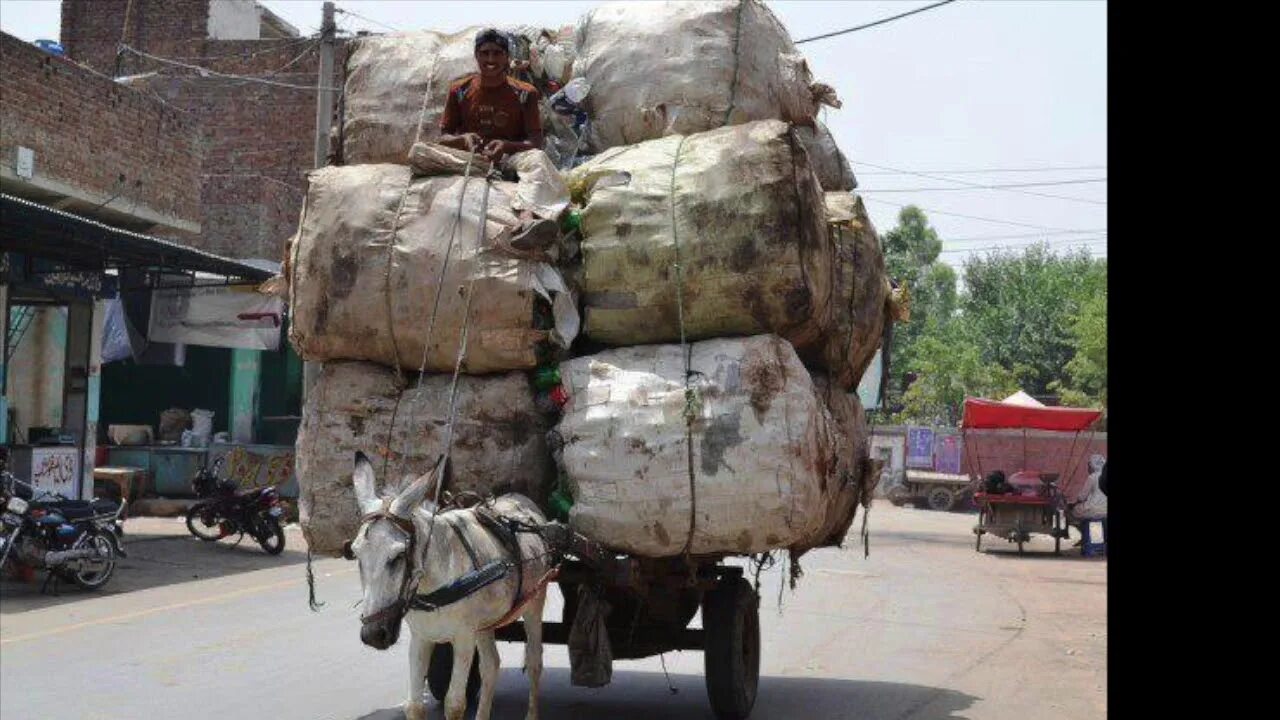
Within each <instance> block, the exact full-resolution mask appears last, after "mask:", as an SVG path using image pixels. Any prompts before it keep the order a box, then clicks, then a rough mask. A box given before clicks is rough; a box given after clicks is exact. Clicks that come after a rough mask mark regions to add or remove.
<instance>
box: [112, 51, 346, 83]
mask: <svg viewBox="0 0 1280 720" xmlns="http://www.w3.org/2000/svg"><path fill="white" fill-rule="evenodd" d="M120 49H121V50H126V51H128V52H131V53H133V54H135V55H138V56H140V57H144V58H147V59H149V60H154V61H156V62H158V63H163V64H166V65H174V66H176V67H182V68H186V69H188V70H194V71H196V72H197V73H199V74H200V75H201V77H207V76H210V75H212V76H214V77H220V78H225V79H228V80H243V81H245V82H256V83H261V84H263V85H272V86H274V87H283V88H290V89H293V90H311V91H316V90H330V91H333V92H341V91H342V88H337V87H319V86H316V85H295V84H293V83H283V82H277V81H275V80H264V79H263V78H260V77H253V76H250V75H236V74H233V73H223V72H218V71H216V70H210V69H209V68H206V67H201V66H200V65H192V64H191V63H184V62H181V61H178V60H173V59H170V58H166V57H160V56H159V55H152V54H151V53H145V52H143V51H141V50H138V49H137V48H134V47H130V46H128V45H121V46H120Z"/></svg>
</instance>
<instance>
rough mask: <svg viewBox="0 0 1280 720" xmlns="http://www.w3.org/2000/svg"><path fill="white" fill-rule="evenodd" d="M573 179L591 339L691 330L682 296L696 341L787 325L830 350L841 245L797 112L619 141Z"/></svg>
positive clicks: (652, 338)
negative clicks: (833, 235) (835, 265)
mask: <svg viewBox="0 0 1280 720" xmlns="http://www.w3.org/2000/svg"><path fill="white" fill-rule="evenodd" d="M677 153H679V157H678V158H677ZM567 178H568V183H569V188H570V191H571V192H572V193H573V195H574V197H575V199H580V200H581V201H582V202H583V203H584V207H583V209H582V215H581V232H582V256H583V261H582V268H581V277H580V282H581V283H582V288H581V289H582V291H583V293H584V312H585V318H584V332H585V333H586V334H587V336H588V337H590V338H591V339H592V340H596V341H599V342H602V343H605V344H607V345H639V344H645V343H658V342H673V341H678V340H680V324H681V323H680V315H681V307H680V306H681V302H683V316H684V328H685V331H686V336H687V338H688V339H690V340H698V339H702V338H711V337H724V336H728V335H755V334H759V333H776V334H778V335H781V336H782V337H784V338H785V339H787V340H789V341H790V342H791V343H792V344H793V345H795V347H796V350H797V351H799V352H800V353H801V354H802V356H806V357H809V356H813V357H815V358H816V359H819V360H820V359H821V356H822V352H821V345H822V344H823V343H825V338H826V335H827V331H828V329H829V328H830V325H831V311H832V308H831V280H832V277H831V274H832V267H831V262H832V252H833V250H832V246H831V243H830V240H829V238H828V237H827V228H826V222H825V215H824V213H825V210H824V205H823V197H822V191H821V189H820V188H819V187H818V181H817V178H816V177H815V176H814V174H813V171H812V170H811V169H810V166H809V158H808V155H807V154H806V153H805V151H804V149H803V147H802V146H801V144H800V142H799V141H798V140H797V138H796V135H795V132H794V130H793V129H792V128H791V127H790V126H788V125H787V124H786V123H783V122H781V121H778V120H765V121H761V122H753V123H747V124H744V125H735V126H732V127H727V128H721V129H718V130H711V131H709V132H704V133H699V134H697V135H688V136H672V137H666V138H662V139H659V140H650V141H648V142H644V143H641V144H639V145H633V146H630V147H621V148H614V149H612V150H607V151H605V152H603V153H601V154H600V155H597V156H596V157H594V158H592V159H591V160H590V161H588V162H586V163H584V164H583V165H581V166H579V167H577V168H575V169H574V170H573V171H571V172H570V173H569V174H568V176H567ZM677 240H678V242H679V253H680V264H681V266H682V268H683V273H682V274H683V282H682V283H681V282H679V281H678V280H677V276H676V273H675V271H674V270H673V266H674V265H675V263H676V241H677ZM681 286H683V299H681V297H680V293H678V292H677V288H678V287H681Z"/></svg>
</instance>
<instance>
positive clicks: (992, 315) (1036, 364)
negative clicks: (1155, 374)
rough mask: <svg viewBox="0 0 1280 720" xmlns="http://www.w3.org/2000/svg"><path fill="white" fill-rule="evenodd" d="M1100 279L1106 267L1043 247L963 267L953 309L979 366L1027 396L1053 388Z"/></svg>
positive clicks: (1102, 284) (1102, 289) (1101, 287)
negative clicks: (1008, 375) (991, 366)
mask: <svg viewBox="0 0 1280 720" xmlns="http://www.w3.org/2000/svg"><path fill="white" fill-rule="evenodd" d="M1106 273H1107V265H1106V260H1095V259H1093V258H1092V257H1090V256H1089V254H1088V253H1087V252H1084V251H1078V252H1074V253H1066V254H1062V255H1058V254H1055V253H1053V252H1051V251H1050V249H1049V247H1048V245H1037V246H1032V247H1030V248H1028V249H1027V250H1026V251H1024V252H1023V253H1021V254H1017V253H1013V252H997V253H992V254H989V255H987V256H986V257H981V258H973V259H971V260H969V261H968V262H967V263H965V267H964V279H965V295H964V298H963V300H962V301H961V303H960V306H961V309H962V314H963V316H964V319H965V323H966V325H968V326H969V328H970V329H971V331H972V338H973V340H974V342H976V343H977V345H978V347H979V349H980V350H981V355H982V359H983V361H984V362H987V363H995V364H998V365H1000V366H1001V367H1004V368H1005V369H1007V370H1010V371H1012V372H1013V373H1014V374H1015V375H1016V376H1017V378H1018V380H1019V381H1020V382H1021V383H1022V385H1023V389H1024V390H1026V391H1027V392H1028V393H1030V394H1032V395H1044V394H1047V393H1048V392H1049V391H1050V390H1052V389H1053V388H1054V387H1058V383H1059V381H1061V380H1063V379H1065V377H1066V368H1067V365H1068V363H1069V362H1071V360H1072V358H1073V357H1075V355H1076V345H1077V341H1076V339H1075V335H1074V334H1073V332H1074V331H1073V328H1074V325H1075V323H1076V318H1077V316H1078V315H1079V314H1080V312H1081V308H1082V307H1083V306H1084V304H1085V303H1086V302H1087V301H1089V300H1092V299H1094V298H1097V297H1099V296H1102V297H1104V298H1105V293H1106V279H1107V275H1106ZM1102 312H1103V316H1104V318H1105V300H1104V304H1103V308H1102ZM1083 369H1084V368H1082V370H1083ZM1104 374H1105V370H1104Z"/></svg>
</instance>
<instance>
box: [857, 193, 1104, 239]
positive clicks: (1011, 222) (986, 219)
mask: <svg viewBox="0 0 1280 720" xmlns="http://www.w3.org/2000/svg"><path fill="white" fill-rule="evenodd" d="M864 199H865V200H868V201H870V202H877V203H880V204H882V205H892V206H894V207H900V208H905V207H910V206H908V205H903V204H902V203H896V202H890V201H888V200H881V199H880V198H873V197H869V198H864ZM911 206H914V207H917V208H920V209H921V210H923V211H924V212H927V213H931V214H933V215H949V216H951V217H959V218H965V219H968V220H981V221H983V222H989V223H997V224H1000V225H1013V226H1014V227H1026V228H1032V229H1033V230H1056V231H1059V232H1088V231H1080V230H1071V229H1069V228H1057V227H1048V226H1045V225H1035V224H1033V223H1024V222H1017V221H1016V220H1001V219H999V218H989V217H980V216H978V215H962V214H960V213H953V212H946V211H943V210H932V209H930V208H927V207H920V206H919V205H916V204H915V203H912V204H911Z"/></svg>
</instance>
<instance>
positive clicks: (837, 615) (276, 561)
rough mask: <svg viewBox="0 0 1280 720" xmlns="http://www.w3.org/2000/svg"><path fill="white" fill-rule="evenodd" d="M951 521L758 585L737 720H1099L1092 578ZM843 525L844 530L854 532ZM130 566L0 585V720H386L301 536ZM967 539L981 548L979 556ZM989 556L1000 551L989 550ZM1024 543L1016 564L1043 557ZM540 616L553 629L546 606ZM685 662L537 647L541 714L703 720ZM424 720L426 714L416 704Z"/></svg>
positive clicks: (331, 585)
mask: <svg viewBox="0 0 1280 720" xmlns="http://www.w3.org/2000/svg"><path fill="white" fill-rule="evenodd" d="M973 521H974V516H973V515H965V514H959V513H935V512H931V511H925V510H915V509H900V508H894V507H892V506H890V505H889V504H888V503H881V504H877V505H876V506H875V507H874V508H873V509H872V512H871V516H870V525H871V556H870V558H869V559H864V558H863V556H862V548H861V544H860V542H859V541H857V540H856V539H854V538H856V535H857V533H856V532H854V533H852V534H851V539H850V542H849V547H848V548H846V549H844V550H836V549H828V550H820V551H815V552H812V553H810V554H809V555H807V556H806V557H805V558H804V560H803V562H802V566H803V568H804V572H805V575H804V577H803V578H802V579H801V580H800V584H799V586H798V588H797V590H796V591H795V592H794V593H793V592H791V591H790V590H784V592H783V593H782V606H781V611H779V609H778V597H779V588H780V581H781V578H782V574H781V571H782V569H781V568H775V569H774V570H773V571H771V572H769V573H766V575H765V576H764V587H763V589H762V595H763V596H764V600H763V605H762V611H761V619H762V632H763V646H764V647H763V658H764V659H763V666H762V668H761V672H762V676H763V677H762V679H761V687H760V695H759V700H758V702H757V705H756V711H755V713H754V714H753V716H752V717H753V718H756V719H774V718H784V719H785V718H804V719H805V720H835V719H837V718H840V719H843V718H859V719H860V720H932V719H940V718H970V719H974V720H976V719H992V720H1006V719H1007V720H1026V718H1050V717H1052V718H1081V719H1084V718H1101V717H1104V716H1105V715H1106V711H1107V701H1106V685H1105V683H1106V647H1107V628H1106V598H1107V585H1106V561H1105V560H1087V559H1083V558H1080V557H1079V556H1078V553H1070V554H1064V556H1063V557H1060V558H1054V557H1052V556H1050V555H1044V556H1033V555H1028V556H1024V557H1018V556H1017V555H1016V553H1015V552H1010V551H1008V550H1006V548H1004V547H996V548H995V549H994V550H993V551H992V552H990V553H986V554H982V555H979V554H977V553H975V552H974V550H973V535H972V534H971V532H970V528H971V527H972V524H973ZM855 528H856V524H855ZM130 530H131V532H130V536H129V537H128V538H126V540H127V541H128V542H129V543H130V544H129V549H130V551H131V553H132V557H131V558H130V559H129V560H127V561H124V562H123V563H122V565H121V567H120V568H119V570H118V574H117V576H116V578H115V579H113V580H112V584H111V585H110V586H108V588H107V589H106V591H105V592H103V593H101V594H97V595H88V594H84V593H82V592H80V591H78V590H75V589H70V590H67V591H66V592H65V593H64V594H62V596H60V597H56V598H51V597H46V596H41V595H39V593H38V589H39V586H38V584H35V585H30V584H24V583H21V582H18V581H15V580H8V581H5V582H3V583H0V716H2V717H3V718H4V719H5V720H26V719H29V718H30V719H37V718H38V719H40V720H44V719H45V718H77V719H78V720H95V719H100V720H107V719H110V720H116V719H121V720H124V719H128V720H136V719H137V718H184V719H186V720H204V719H206V718H207V719H209V720H226V719H227V718H243V719H250V718H252V719H257V718H270V719H275V718H288V719H293V718H298V719H299V720H302V719H305V720H398V719H399V718H401V717H403V715H402V714H401V712H400V711H399V709H398V708H399V704H400V703H401V702H402V701H403V697H402V696H403V693H404V686H405V684H406V680H405V672H406V669H407V659H406V654H407V650H406V648H405V647H404V644H405V643H404V640H403V639H402V640H401V643H400V645H397V646H396V647H394V648H392V649H391V650H388V651H385V652H377V651H374V650H372V649H368V648H366V647H364V646H363V645H361V644H360V642H359V639H358V619H357V617H358V613H359V611H358V610H357V609H356V608H354V607H353V604H354V603H355V601H357V600H358V599H359V594H360V593H359V579H358V577H357V576H356V575H355V573H354V566H353V565H351V564H349V563H347V562H345V561H343V560H330V559H326V560H321V561H319V562H317V563H316V565H315V569H316V573H317V575H318V583H319V590H318V591H319V597H320V599H321V600H323V601H325V602H326V605H325V607H324V608H323V609H322V610H321V612H319V613H311V612H309V611H308V610H307V604H306V584H305V578H304V567H305V565H304V563H305V554H304V553H303V552H299V551H298V548H301V547H302V539H301V534H300V533H299V532H297V530H296V529H291V530H290V531H289V533H288V542H289V546H290V549H289V550H287V551H286V552H285V553H284V554H283V555H281V556H279V557H275V558H272V557H268V556H266V555H265V554H263V553H262V552H261V551H260V550H258V549H257V548H256V547H252V546H248V545H242V546H241V547H239V548H232V547H230V544H229V543H227V542H223V543H218V544H213V545H210V544H204V543H201V542H199V541H197V540H195V539H194V538H190V537H184V536H183V535H182V534H181V533H184V532H185V530H184V529H183V528H182V527H181V524H180V523H179V522H178V521H175V520H167V519H153V518H139V519H135V520H131V521H130ZM985 544H986V543H984V545H985ZM1001 545H1003V543H1001ZM1048 549H1051V544H1050V543H1048V542H1047V541H1046V540H1044V539H1042V538H1036V539H1035V540H1034V542H1033V543H1032V544H1031V545H1030V546H1029V550H1048ZM552 595H553V598H552V601H551V602H550V603H548V616H549V617H558V616H559V598H558V593H557V592H556V591H553V592H552ZM500 647H501V649H502V659H503V671H502V677H501V681H500V686H499V689H498V696H497V701H496V705H495V713H494V717H495V718H503V719H507V718H512V719H518V718H523V717H524V711H525V697H526V692H527V689H526V688H527V686H526V685H525V682H524V678H523V676H522V675H521V673H520V670H519V666H520V655H521V647H520V646H516V645H511V644H506V643H500ZM702 662H703V657H702V654H701V653H698V652H685V653H673V654H669V655H667V656H666V669H667V671H668V672H669V673H670V681H671V684H672V685H673V686H674V687H675V689H676V694H674V695H673V694H671V692H670V690H669V689H668V685H667V680H666V678H665V677H664V674H663V669H662V665H661V663H660V661H659V660H658V659H657V658H652V659H649V660H644V661H627V662H619V663H616V664H615V668H614V676H613V684H612V685H610V686H608V687H605V688H600V689H593V690H588V689H583V688H575V687H572V686H570V684H569V678H568V655H567V653H566V651H565V648H563V647H553V646H549V647H548V649H547V654H546V665H547V668H548V669H547V672H546V675H545V676H544V683H543V695H542V710H543V715H542V716H543V717H544V718H590V717H598V718H616V719H618V720H632V719H634V720H656V719H657V718H671V719H673V720H682V719H686V718H687V719H690V720H692V719H694V718H697V719H699V720H701V719H703V718H710V717H711V714H710V712H709V710H708V706H707V702H706V696H705V691H704V688H703V681H702ZM432 713H433V716H432V717H440V714H439V711H438V708H437V707H435V706H434V705H433V706H432Z"/></svg>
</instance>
